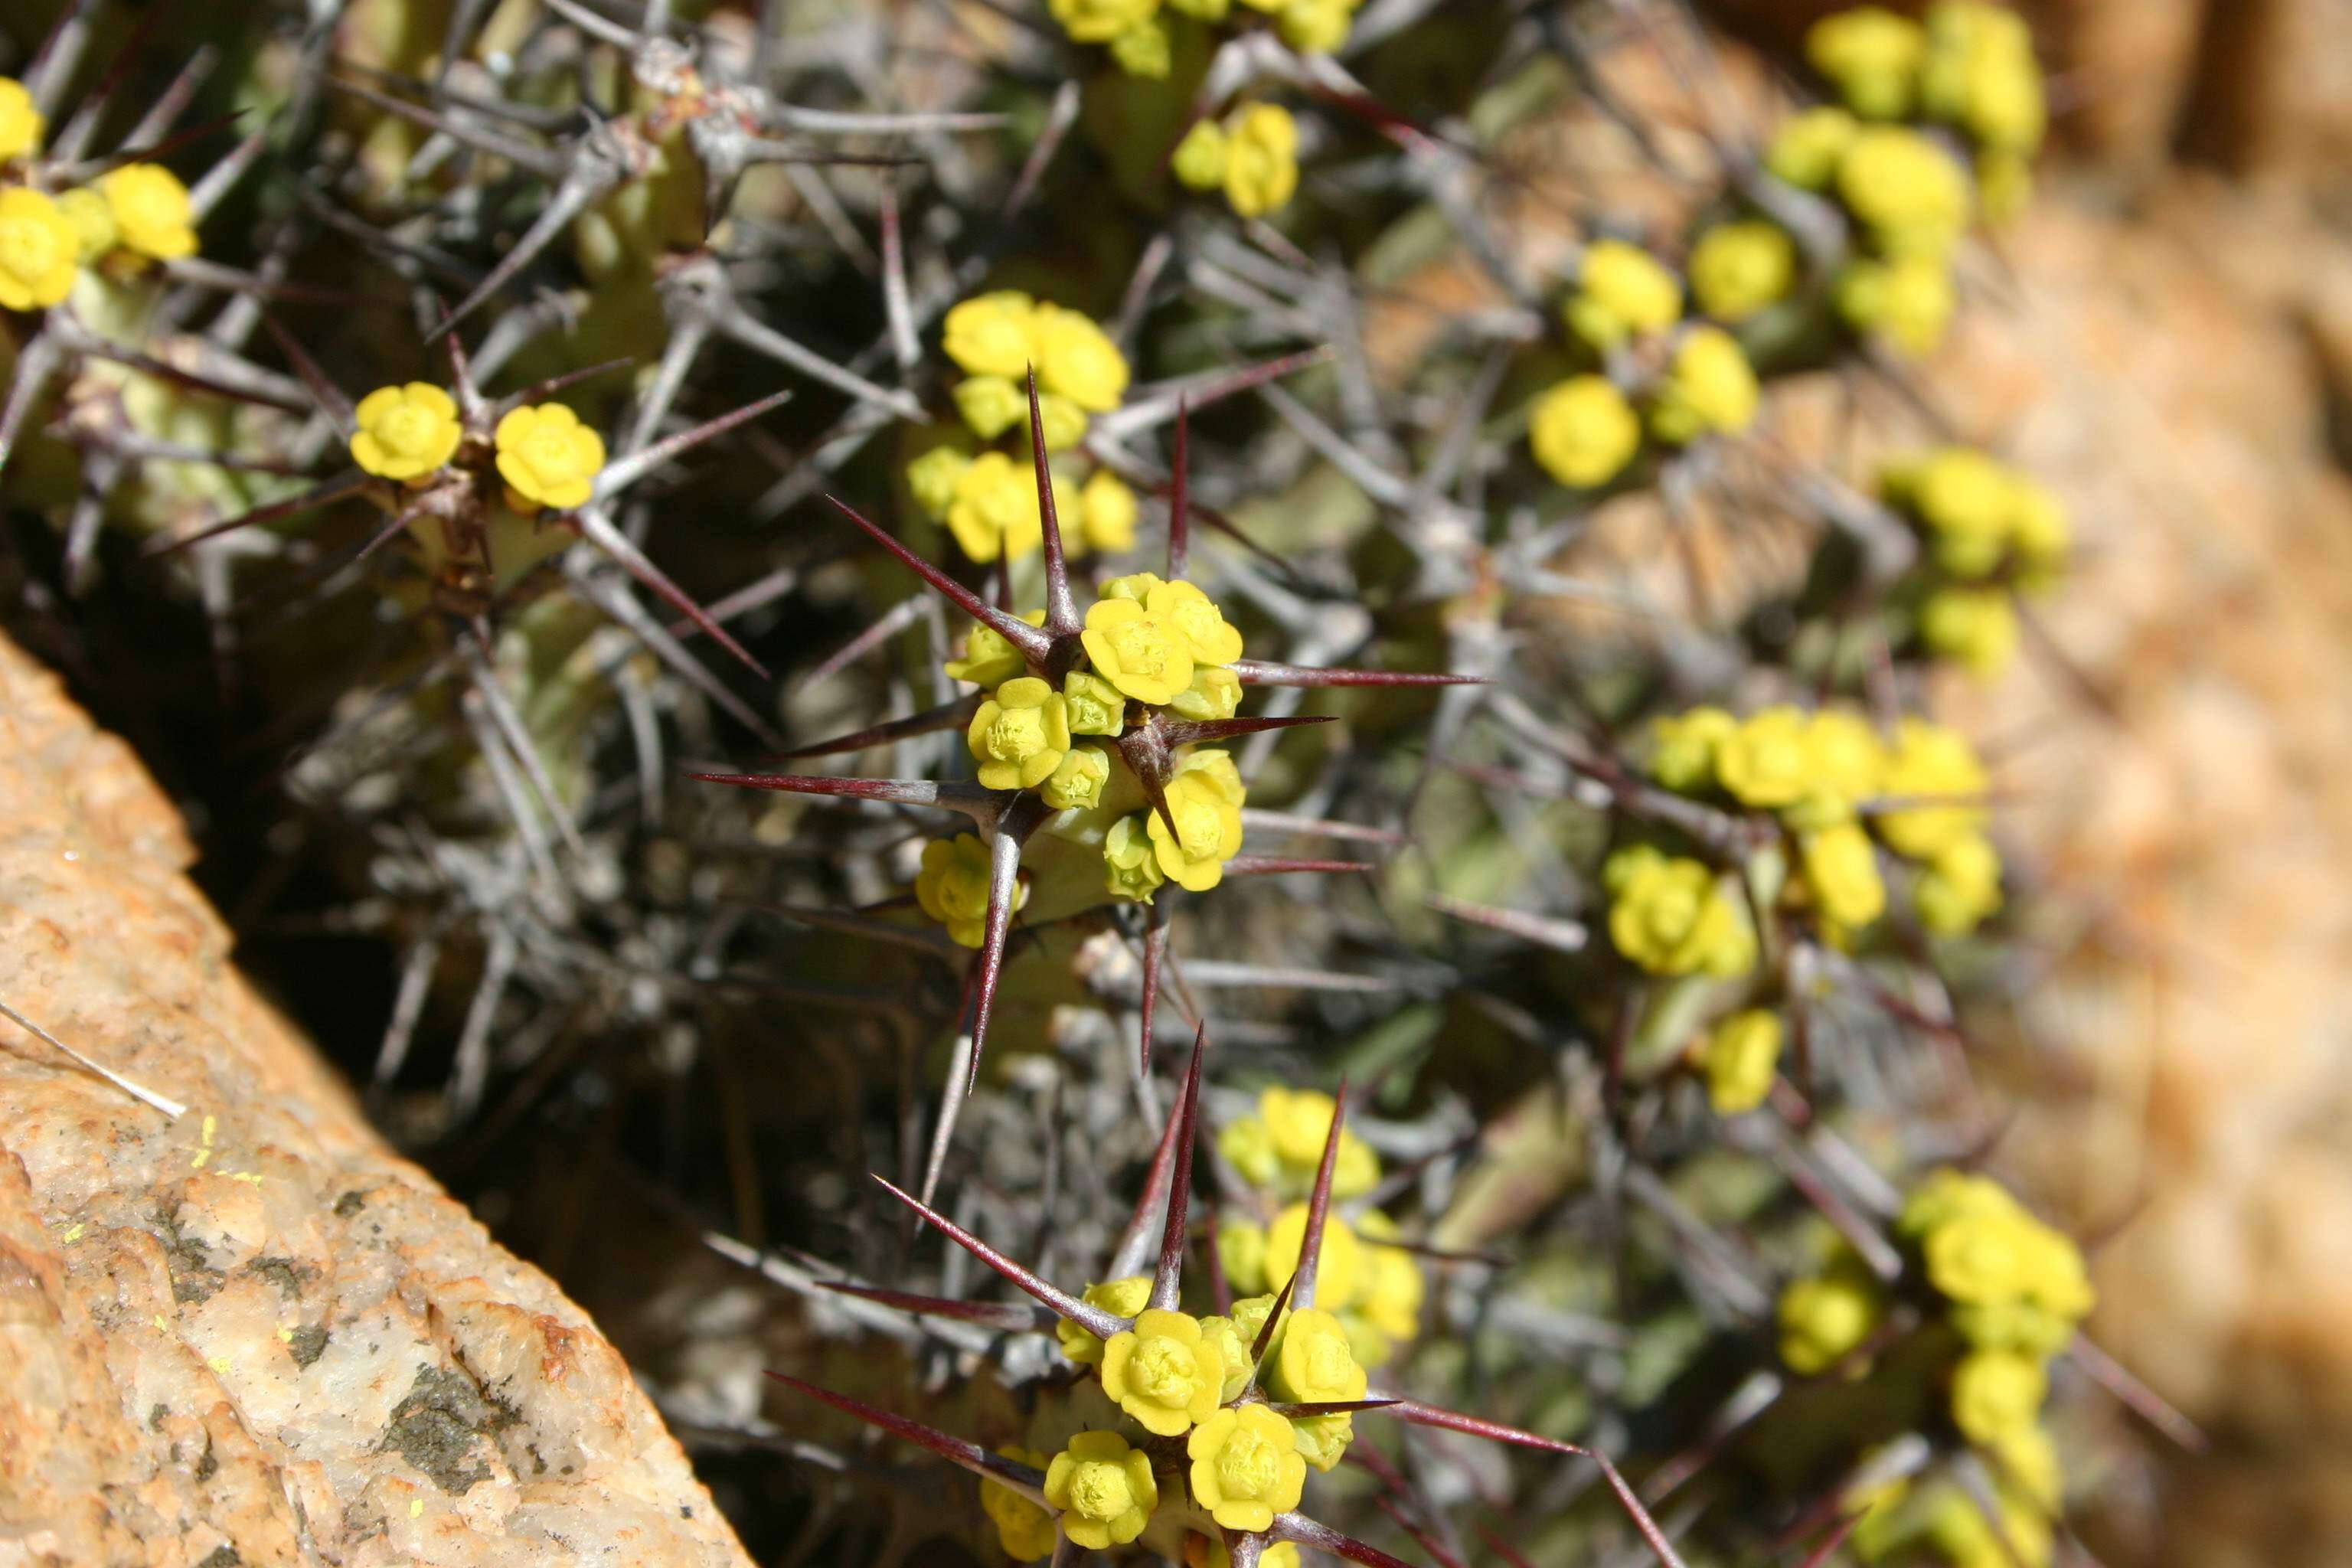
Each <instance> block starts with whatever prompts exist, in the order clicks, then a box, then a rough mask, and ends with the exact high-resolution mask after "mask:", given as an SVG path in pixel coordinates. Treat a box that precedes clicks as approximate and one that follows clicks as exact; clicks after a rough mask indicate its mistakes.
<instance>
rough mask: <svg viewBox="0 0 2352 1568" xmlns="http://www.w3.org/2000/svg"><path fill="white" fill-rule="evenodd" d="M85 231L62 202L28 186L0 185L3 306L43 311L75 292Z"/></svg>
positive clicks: (0, 255)
mask: <svg viewBox="0 0 2352 1568" xmlns="http://www.w3.org/2000/svg"><path fill="white" fill-rule="evenodd" d="M80 251H81V235H80V233H79V230H77V229H76V228H75V227H74V224H73V220H72V219H71V218H69V217H68V216H66V215H65V213H64V212H63V211H62V210H60V209H59V207H58V204H57V203H55V202H53V201H51V200H50V199H49V198H48V197H47V196H45V195H42V194H41V193H40V192H38V191H33V190H27V189H26V188H25V187H24V186H22V185H15V186H11V187H9V188H8V189H6V190H0V305H4V306H5V307H7V308H8V309H9V310H43V309H46V308H47V307H48V306H50V305H54V304H56V303H57V302H58V300H62V299H64V298H65V297H66V296H67V295H68V294H69V293H71V292H72V291H73V283H74V263H75V260H76V258H78V257H79V254H80Z"/></svg>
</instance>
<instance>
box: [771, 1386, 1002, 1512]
mask: <svg viewBox="0 0 2352 1568" xmlns="http://www.w3.org/2000/svg"><path fill="white" fill-rule="evenodd" d="M768 1375H769V1376H770V1377H772V1378H774V1379H775V1380H776V1381H777V1382H778V1383H781V1384H783V1385H784V1386H785V1387H786V1388H791V1389H796V1390H798V1391H799V1392H800V1393H802V1394H807V1395H808V1396H809V1397H810V1398H811V1399H814V1400H815V1401H816V1402H817V1403H819V1404H820V1405H832V1406H833V1407H834V1408H835V1410H838V1411H841V1412H843V1413H844V1414H845V1415H855V1416H856V1417H857V1418H858V1419H859V1420H860V1421H863V1422H865V1423H866V1425H867V1426H878V1427H880V1428H881V1429H882V1430H883V1431H885V1432H887V1433H889V1434H890V1436H893V1437H898V1438H901V1439H903V1440H905V1441H907V1442H909V1443H912V1444H914V1445H915V1446H916V1447H922V1448H929V1450H930V1451H931V1452H932V1453H934V1454H937V1455H938V1456H939V1457H940V1458H943V1459H946V1460H948V1461H950V1463H953V1464H958V1465H961V1466H962V1467H963V1468H965V1469H967V1470H970V1471H971V1473H972V1474H973V1475H976V1476H982V1477H985V1478H986V1479H989V1480H992V1481H996V1482H999V1483H1001V1484H1003V1485H1004V1486H1007V1487H1010V1488H1012V1489H1013V1490H1014V1491H1017V1492H1019V1493H1020V1494H1021V1495H1022V1496H1024V1497H1025V1498H1027V1499H1029V1500H1030V1501H1032V1502H1035V1503H1041V1504H1042V1503H1043V1502H1044V1501H1045V1471H1043V1470H1040V1469H1037V1468H1034V1467H1033V1466H1029V1465H1024V1464H1023V1463H1021V1461H1020V1460H1018V1459H1008V1458H1004V1457H1003V1456H1002V1455H1000V1454H992V1453H990V1452H989V1451H988V1450H987V1449H985V1448H983V1447H981V1446H980V1445H979V1444H977V1443H974V1442H971V1441H970V1440H969V1439H967V1438H963V1437H951V1436H948V1434H946V1433H945V1432H941V1431H940V1430H938V1429H937V1428H936V1427H931V1426H924V1425H923V1424H922V1423H921V1422H919V1421H909V1420H908V1419H907V1418H906V1417H905V1416H904V1415H897V1414H895V1413H893V1412H891V1411H888V1410H883V1409H879V1408H877V1406H875V1405H868V1404H866V1402H865V1401H864V1400H862V1399H852V1398H850V1397H849V1395H847V1394H835V1393H834V1392H833V1390H831V1389H829V1388H819V1387H818V1386H817V1385H816V1384H814V1383H803V1382H802V1381H801V1380H800V1379H799V1378H797V1377H793V1376H791V1375H789V1374H787V1373H781V1372H771V1373H768Z"/></svg>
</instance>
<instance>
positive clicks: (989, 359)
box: [940, 289, 1035, 381]
mask: <svg viewBox="0 0 2352 1568" xmlns="http://www.w3.org/2000/svg"><path fill="white" fill-rule="evenodd" d="M1034 313H1035V305H1034V301H1032V300H1030V298H1029V296H1028V295H1026V294H1018V293H1014V292H1013V291H1012V290H1010V289H1006V290H1002V291H1000V292H997V293H994V294H981V295H976V296H975V297H973V298H971V299H970V300H964V301H963V302H962V303H961V304H960V305H958V306H956V307H955V308H954V309H952V310H950V311H949V312H948V313H947V319H946V321H944V322H942V323H941V325H942V329H943V331H944V336H943V338H942V340H941V342H940V346H941V347H942V348H943V349H945V350H946V351H947V356H948V358H950V359H951V360H953V361H955V362H956V363H957V364H959V365H961V366H962V367H963V369H964V370H966V371H967V372H969V373H970V374H973V375H994V376H1002V377H1003V378H1004V379H1005V380H1006V381H1015V380H1018V379H1020V378H1021V377H1023V376H1024V375H1026V374H1028V372H1029V362H1030V360H1031V358H1032V357H1033V353H1034V351H1033V350H1032V348H1031V346H1030V324H1031V321H1032V318H1033V317H1034Z"/></svg>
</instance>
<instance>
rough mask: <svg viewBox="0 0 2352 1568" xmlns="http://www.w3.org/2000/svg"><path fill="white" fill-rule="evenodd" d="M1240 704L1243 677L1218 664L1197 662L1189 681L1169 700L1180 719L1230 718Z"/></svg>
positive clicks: (1169, 704) (1172, 709) (1238, 708)
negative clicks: (1189, 683)
mask: <svg viewBox="0 0 2352 1568" xmlns="http://www.w3.org/2000/svg"><path fill="white" fill-rule="evenodd" d="M1241 705H1242V680H1241V677H1240V676H1238V675H1235V674H1234V672H1233V671H1232V670H1230V669H1227V668H1225V667H1224V666H1223V665H1221V664H1196V665H1194V666H1193V667H1192V685H1190V686H1188V687H1186V688H1185V689H1183V690H1181V691H1180V692H1178V693H1177V694H1176V695H1175V696H1173V697H1171V698H1170V699H1169V700H1168V708H1169V710H1170V711H1171V712H1172V713H1174V714H1175V715H1176V716H1177V717H1178V718H1180V719H1192V720H1196V721H1206V720H1212V719H1230V718H1232V717H1233V716H1234V713H1235V712H1237V711H1239V710H1240V708H1241Z"/></svg>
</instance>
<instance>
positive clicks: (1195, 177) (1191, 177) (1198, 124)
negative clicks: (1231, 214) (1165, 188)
mask: <svg viewBox="0 0 2352 1568" xmlns="http://www.w3.org/2000/svg"><path fill="white" fill-rule="evenodd" d="M1229 155H1230V154H1229V152H1228V150H1227V148H1226V145H1225V128H1224V127H1223V126H1222V125H1220V124H1218V123H1217V122H1216V121H1213V120H1201V121H1194V122H1193V125H1192V130H1190V131H1187V132H1184V140H1182V141H1181V142H1177V143H1176V152H1175V155H1174V156H1173V157H1172V158H1171V159H1170V160H1169V165H1168V166H1169V168H1170V169H1171V171H1172V172H1173V173H1174V174H1175V175H1176V178H1177V179H1179V180H1181V182H1183V183H1184V184H1187V185H1190V186H1192V189H1194V190H1196V191H1213V190H1215V189H1216V188H1217V187H1218V186H1220V185H1222V184H1224V183H1225V160H1226V158H1227V157H1228V156H1229Z"/></svg>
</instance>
